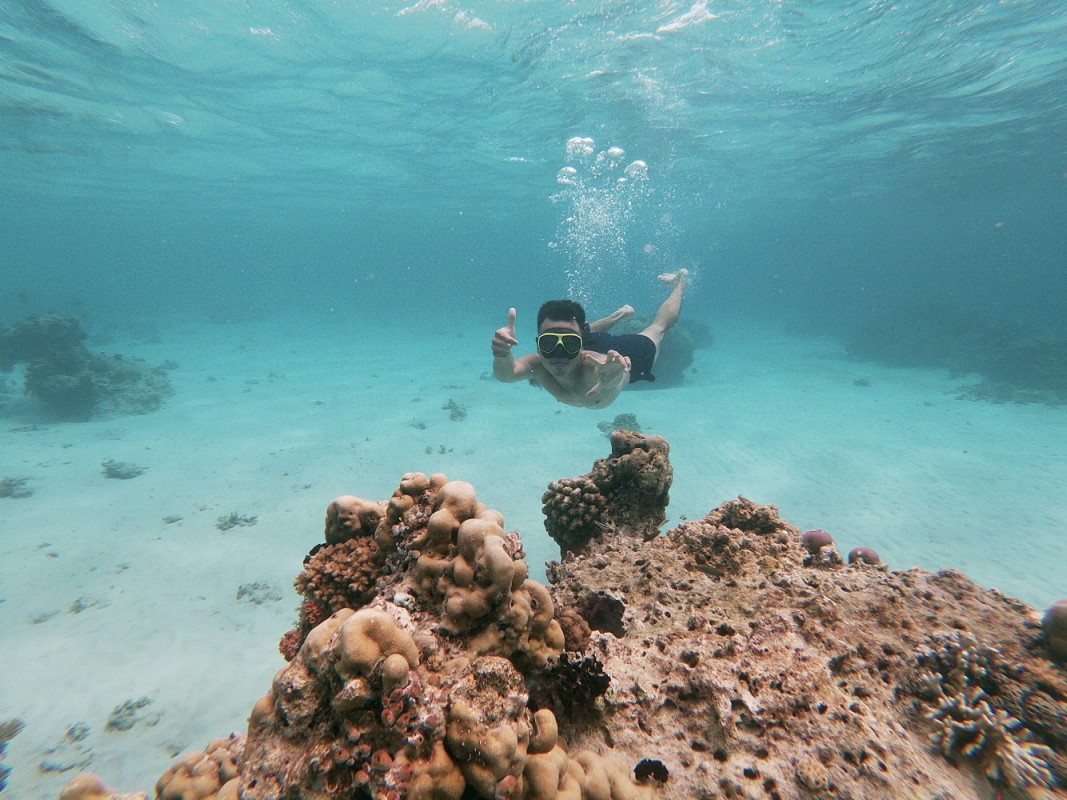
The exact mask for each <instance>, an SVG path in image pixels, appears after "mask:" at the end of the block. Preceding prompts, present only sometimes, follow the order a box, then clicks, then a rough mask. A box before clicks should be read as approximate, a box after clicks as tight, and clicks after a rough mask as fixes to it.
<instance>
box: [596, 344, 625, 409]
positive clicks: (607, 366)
mask: <svg viewBox="0 0 1067 800" xmlns="http://www.w3.org/2000/svg"><path fill="white" fill-rule="evenodd" d="M593 370H594V372H595V373H596V383H594V384H593V388H592V389H590V390H589V391H588V392H586V393H585V396H586V397H588V398H589V399H590V400H593V399H596V398H597V397H599V396H600V395H601V394H604V395H607V396H608V401H609V402H610V401H611V400H614V399H615V397H616V396H617V395H618V394H619V392H621V391H622V390H623V387H624V386H626V383H627V379H628V378H629V375H630V358H629V356H624V355H620V354H619V352H618V351H617V350H608V352H607V358H606V359H605V360H604V362H603V363H601V362H600V361H599V360H595V359H594V360H593Z"/></svg>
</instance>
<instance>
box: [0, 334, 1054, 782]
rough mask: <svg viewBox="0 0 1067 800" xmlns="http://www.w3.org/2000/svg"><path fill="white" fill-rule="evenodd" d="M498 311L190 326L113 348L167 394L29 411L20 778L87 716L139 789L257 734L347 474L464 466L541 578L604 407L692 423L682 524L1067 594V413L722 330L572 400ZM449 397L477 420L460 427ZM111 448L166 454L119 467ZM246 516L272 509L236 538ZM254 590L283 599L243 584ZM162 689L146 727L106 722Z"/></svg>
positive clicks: (7, 619)
mask: <svg viewBox="0 0 1067 800" xmlns="http://www.w3.org/2000/svg"><path fill="white" fill-rule="evenodd" d="M406 324H408V325H411V324H412V323H411V322H410V321H408V322H407V323H406ZM497 324H499V323H498V322H493V321H492V320H486V321H485V323H484V331H481V330H479V331H472V330H469V329H468V330H466V331H463V330H459V329H458V328H455V329H451V330H450V329H446V330H444V331H443V332H442V331H441V330H440V329H439V328H438V327H437V326H435V325H432V324H430V323H429V322H426V323H423V324H420V323H414V325H415V328H416V330H414V331H410V330H405V328H403V327H402V326H401V324H400V322H399V321H398V322H397V323H396V324H395V325H394V326H385V327H384V328H383V327H382V326H379V325H370V324H368V323H362V322H359V321H357V320H333V319H330V320H325V321H322V320H287V321H281V322H278V321H274V322H271V323H270V324H260V323H242V324H233V325H217V326H194V325H192V324H189V325H184V326H181V327H175V328H170V329H166V330H164V331H163V332H162V333H163V337H162V338H163V341H162V342H160V343H158V344H145V343H138V342H128V341H119V340H116V341H113V342H112V343H110V344H109V345H108V346H107V348H106V349H107V350H108V351H109V352H112V351H114V352H122V353H124V354H126V355H130V356H143V357H145V358H148V359H150V360H152V361H157V362H158V361H162V360H164V359H167V358H172V359H174V360H176V361H177V362H178V363H179V368H178V369H177V370H175V371H174V372H172V373H171V379H172V381H173V382H174V385H175V388H176V390H177V394H176V395H175V396H174V397H173V398H170V399H169V400H168V401H167V402H166V404H165V406H164V407H163V409H162V410H160V411H158V412H156V413H153V414H149V415H146V416H139V417H126V418H121V419H113V420H106V421H94V422H89V423H80V424H78V423H66V424H59V423H54V424H46V425H40V426H39V427H38V429H37V430H32V431H25V430H23V431H19V430H13V429H15V428H18V427H20V426H23V425H25V424H26V423H27V422H28V420H27V419H26V418H25V417H17V418H12V417H11V415H10V412H11V409H10V408H9V409H8V412H9V413H8V414H7V415H6V416H4V417H3V418H2V419H0V477H5V476H10V477H27V478H29V482H28V486H29V488H32V489H33V492H34V494H33V496H32V497H29V498H25V499H10V498H9V499H0V555H2V557H0V599H2V602H0V637H2V641H0V653H2V666H0V720H2V719H6V718H9V717H20V718H21V719H23V720H24V721H25V722H26V729H25V730H24V731H23V732H22V733H21V734H20V735H19V736H18V737H16V738H15V739H14V740H13V741H11V742H10V744H9V746H8V754H7V756H6V759H5V764H7V765H8V766H11V767H13V772H12V774H11V776H10V778H9V788H8V790H7V793H6V794H5V796H10V797H13V798H20V800H21V799H22V798H26V799H27V800H30V799H31V798H32V799H35V798H54V797H56V795H57V794H58V792H59V790H60V788H61V787H62V786H63V784H64V783H66V781H67V780H69V779H70V778H71V777H73V776H74V775H75V774H76V773H77V771H78V770H71V771H69V772H66V773H44V772H41V771H39V769H38V765H39V764H40V763H41V762H42V761H43V760H48V759H52V760H57V759H58V760H62V759H63V758H66V759H67V760H68V761H70V760H76V758H74V756H76V755H77V753H73V754H72V751H70V750H69V749H68V750H64V751H62V752H60V753H58V754H48V753H47V752H46V750H47V749H48V748H53V747H56V746H57V745H59V744H60V743H61V742H62V741H63V739H64V735H65V732H66V730H67V728H68V726H70V725H72V724H74V723H79V722H81V723H85V724H86V725H88V726H89V729H90V732H89V735H88V737H86V739H85V740H84V741H83V742H81V746H82V747H83V749H84V750H83V756H84V755H86V754H91V757H92V760H91V763H90V764H89V766H88V769H91V770H93V771H96V772H98V773H99V774H101V775H102V776H103V777H104V779H105V780H106V781H107V782H108V783H109V784H110V785H112V786H114V787H116V788H119V789H122V790H126V791H133V790H148V791H150V790H151V788H152V785H153V783H154V781H155V779H156V778H157V777H158V776H159V775H160V774H161V773H162V772H163V771H164V770H165V769H166V768H167V766H168V765H169V763H170V761H171V760H172V758H173V757H174V756H175V755H176V754H178V753H180V752H183V751H185V750H188V749H194V748H200V747H202V746H204V745H205V744H207V742H208V741H209V740H210V739H212V738H214V737H218V736H225V735H227V734H228V733H229V732H230V731H232V730H239V729H243V727H244V724H245V719H246V716H247V714H248V711H249V710H250V709H251V707H252V704H253V703H254V702H255V701H256V699H258V698H259V697H260V696H261V695H262V694H264V693H265V691H266V690H267V688H268V687H269V685H270V681H271V678H272V676H273V674H274V673H275V672H276V671H277V670H278V669H279V668H280V667H281V666H282V665H283V663H284V662H283V661H282V658H281V656H280V655H279V654H278V651H277V642H278V639H279V638H280V636H281V635H282V634H283V633H284V632H285V631H286V630H288V629H289V628H290V627H291V626H292V624H293V622H294V621H295V617H296V612H295V608H296V605H297V602H298V601H297V597H296V594H295V592H294V591H293V589H292V579H293V577H294V576H295V575H296V574H297V572H298V571H299V570H300V567H301V560H302V558H303V556H304V554H305V553H306V552H307V551H308V550H309V549H310V548H311V547H312V546H313V545H315V544H316V543H317V542H318V541H319V540H320V537H321V534H322V517H323V511H324V509H325V507H326V505H327V504H328V503H329V501H330V500H332V499H333V498H334V497H335V496H337V495H339V494H344V493H353V494H357V495H360V496H362V497H367V498H372V499H379V498H384V497H387V496H388V495H389V494H390V493H391V492H392V490H393V489H394V488H395V486H396V485H397V483H398V482H399V480H400V477H401V476H402V475H403V473H404V472H408V471H414V470H418V471H423V472H435V471H440V472H444V473H446V474H447V475H449V476H450V477H452V478H461V479H464V480H469V481H471V482H472V483H473V484H474V485H475V487H476V488H477V490H478V492H479V498H480V499H481V500H482V501H483V502H485V503H486V504H487V505H490V506H492V507H494V508H498V509H499V510H501V511H502V512H503V514H504V516H505V522H506V525H507V527H508V528H510V529H515V530H518V531H519V533H520V534H521V535H522V536H523V539H524V542H525V545H526V550H527V558H528V561H529V562H530V564H531V566H532V568H533V571H534V576H535V577H542V569H543V566H542V565H543V562H544V561H545V559H546V558H553V557H555V556H557V555H558V551H557V550H556V548H555V545H554V544H553V543H552V542H551V541H550V540H548V538H547V536H546V535H545V534H544V529H543V527H542V524H541V514H540V497H541V493H542V492H543V491H544V488H545V487H546V485H547V484H548V482H549V481H550V480H552V479H553V478H558V477H564V476H571V475H577V474H580V473H582V472H586V471H588V469H589V468H590V466H591V464H592V461H593V460H594V459H595V458H598V457H602V456H604V455H606V454H607V452H608V443H607V439H606V438H605V437H604V435H603V434H602V433H601V432H600V431H599V430H598V429H597V423H598V422H601V421H604V420H608V421H610V420H611V419H612V418H613V417H614V415H615V414H618V413H634V414H636V415H637V417H638V419H639V421H640V424H641V427H642V428H643V429H644V430H645V431H647V432H651V433H657V434H661V435H663V436H665V437H666V438H667V439H668V440H669V441H670V443H671V448H672V449H671V457H672V463H673V464H674V469H675V482H674V487H673V489H672V492H671V495H672V498H673V502H672V505H671V507H670V509H669V513H670V515H671V519H670V523H671V524H674V523H676V522H678V521H679V520H680V519H682V518H685V517H687V518H690V519H694V518H698V517H700V516H702V515H703V514H705V513H707V512H708V511H709V510H710V509H711V508H713V507H714V506H715V505H717V504H718V503H720V502H721V501H723V500H725V499H728V498H730V497H734V496H736V495H738V494H744V495H745V496H747V497H749V498H751V499H752V500H754V501H757V502H761V503H774V504H776V505H777V506H778V507H779V509H780V511H781V513H782V515H783V516H784V517H785V518H786V519H788V520H789V521H790V522H792V523H793V524H795V525H798V526H800V527H802V528H810V527H821V528H824V529H826V530H827V531H829V532H830V533H831V534H832V535H833V536H834V537H835V539H836V540H837V543H838V546H839V549H841V550H842V551H843V552H847V550H849V549H851V548H852V547H854V546H856V545H860V544H863V545H867V546H869V547H873V548H875V549H876V550H877V551H878V552H879V553H880V554H881V555H882V557H883V559H884V560H886V561H888V562H889V563H890V565H891V566H893V567H894V568H906V567H910V566H913V565H920V566H923V567H927V568H931V569H937V568H945V567H954V568H958V569H962V570H964V571H965V572H967V573H968V574H969V575H970V576H971V577H972V578H974V579H975V580H976V581H979V582H981V583H983V584H986V585H991V586H996V587H997V588H999V589H1001V590H1002V591H1004V592H1005V593H1007V594H1010V595H1013V596H1016V597H1019V598H1021V599H1023V600H1026V601H1027V602H1029V603H1031V604H1033V605H1035V606H1037V607H1038V608H1043V607H1045V606H1046V605H1048V604H1049V603H1051V602H1052V601H1053V600H1055V599H1058V598H1059V597H1062V596H1064V595H1067V582H1065V581H1064V580H1063V578H1062V575H1063V574H1064V572H1065V570H1064V565H1065V564H1067V557H1065V556H1067V553H1065V549H1067V548H1065V544H1064V542H1065V538H1064V532H1065V531H1067V495H1065V494H1064V492H1063V487H1064V486H1065V485H1067V424H1065V422H1067V409H1054V408H1046V407H1042V406H1017V405H1001V406H998V405H991V404H988V403H980V402H972V401H965V400H957V399H955V398H954V397H953V395H952V390H953V389H954V387H955V386H957V385H958V384H959V383H960V381H954V380H950V379H949V378H948V377H947V376H946V375H945V374H943V373H940V372H937V371H917V370H892V369H886V368H882V367H877V366H873V365H869V364H858V363H853V362H850V361H848V360H846V359H844V358H843V357H842V353H841V350H840V348H839V347H838V346H836V345H834V344H832V343H828V342H824V341H818V340H803V341H798V340H796V339H790V338H786V337H784V336H781V335H777V334H773V333H770V332H768V331H766V330H761V329H753V328H751V327H747V326H746V324H744V323H736V324H729V323H726V322H721V323H719V325H718V326H717V329H716V337H717V341H716V346H715V347H714V348H712V349H710V350H703V351H698V353H697V363H696V364H695V368H696V369H695V373H694V374H693V376H692V379H691V380H690V382H689V383H688V384H687V385H686V386H684V387H681V388H674V389H663V390H660V389H649V390H636V389H635V390H629V391H627V392H626V393H625V394H624V395H623V397H622V398H621V399H620V400H619V401H618V402H616V404H615V406H614V407H612V408H611V409H609V410H608V411H606V412H594V411H587V410H581V409H573V408H568V407H564V406H559V405H557V404H556V403H554V402H553V401H552V400H551V398H550V397H549V396H548V395H547V394H545V393H544V392H542V391H540V390H538V389H535V388H533V387H530V386H528V385H525V384H520V385H504V384H498V383H495V382H493V381H492V380H490V379H489V370H490V357H489V340H490V337H491V334H492V331H493V329H494V328H495V326H496V325H497ZM520 338H521V337H520ZM524 345H526V346H527V347H528V346H529V345H530V342H524ZM857 378H865V379H867V380H868V381H869V384H870V385H869V386H858V385H855V384H854V381H855V380H856V379H857ZM450 399H451V400H454V401H455V402H456V403H459V404H461V405H463V406H465V407H466V409H467V412H468V415H467V417H466V419H464V420H462V421H451V420H450V419H449V412H448V411H446V410H444V409H442V406H444V405H445V404H446V403H448V401H449V400H450ZM17 410H18V409H16V411H17ZM414 423H418V424H419V425H420V426H424V427H417V426H416V425H415V424H414ZM427 450H429V451H430V452H427ZM442 451H443V452H442ZM108 458H111V459H115V460H116V461H125V462H132V463H135V464H138V465H141V466H144V467H146V468H147V471H146V472H145V473H144V474H143V475H141V476H139V477H137V478H134V479H131V480H125V481H123V480H108V479H105V478H104V477H103V475H102V474H101V470H100V463H101V462H102V461H103V460H105V459H108ZM231 512H236V513H238V514H240V515H247V516H252V515H254V516H256V517H257V523H256V524H255V525H254V526H245V527H235V528H233V529H232V530H230V531H228V532H225V533H223V532H220V531H219V530H218V529H217V528H216V527H215V526H216V522H217V520H218V518H219V517H220V516H225V515H227V514H230V513H231ZM170 515H177V516H181V518H182V519H181V520H180V521H178V522H173V523H169V524H168V523H166V522H164V521H163V519H164V517H167V516H170ZM252 583H260V584H267V585H269V586H271V587H274V589H276V591H277V593H278V594H279V595H281V597H282V599H280V600H275V601H270V600H268V601H267V602H264V603H262V604H259V605H257V604H254V603H250V602H248V601H247V600H238V599H236V594H237V591H238V587H239V586H241V585H242V584H252ZM76 609H80V610H76ZM141 697H149V698H151V703H150V704H149V705H146V706H145V707H144V708H142V709H140V713H141V714H142V715H143V718H142V719H141V721H139V722H137V724H135V725H134V727H133V728H132V729H131V730H128V731H107V730H106V726H107V721H108V717H109V715H110V714H111V712H112V710H113V709H114V708H115V707H116V706H117V705H120V704H122V703H123V702H124V701H126V700H137V699H138V698H141ZM153 714H155V715H158V719H157V720H154V719H153V718H152V717H151V715H153ZM153 721H155V722H156V724H154V725H150V724H149V723H150V722H153Z"/></svg>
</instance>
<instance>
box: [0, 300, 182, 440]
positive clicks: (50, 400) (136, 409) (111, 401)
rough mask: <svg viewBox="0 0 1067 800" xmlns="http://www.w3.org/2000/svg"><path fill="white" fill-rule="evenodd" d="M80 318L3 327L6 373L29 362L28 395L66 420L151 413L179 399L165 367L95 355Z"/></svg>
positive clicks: (1, 354) (0, 365) (0, 366)
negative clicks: (167, 400)
mask: <svg viewBox="0 0 1067 800" xmlns="http://www.w3.org/2000/svg"><path fill="white" fill-rule="evenodd" d="M85 339H86V333H85V331H84V330H83V328H82V326H81V323H80V322H79V321H78V320H77V319H76V318H74V317H64V316H58V315H54V314H39V315H36V316H32V317H27V318H26V319H23V320H21V321H20V322H18V323H16V324H15V325H14V326H13V327H11V328H4V327H3V326H0V370H3V371H8V370H10V369H11V368H12V367H13V366H14V365H15V364H18V363H25V371H24V374H23V384H24V388H25V391H26V394H28V395H30V396H31V397H33V398H35V399H36V400H38V401H40V402H41V403H42V405H43V406H44V407H45V408H46V409H47V410H48V412H49V413H50V414H52V415H54V416H56V417H59V418H61V419H70V420H86V419H89V418H91V417H101V416H118V415H122V414H146V413H148V412H150V411H155V410H156V409H157V408H159V406H160V404H161V403H162V402H163V399H164V398H166V397H168V396H169V395H171V394H173V390H172V389H171V386H170V381H169V380H168V378H167V374H166V369H165V367H152V366H150V365H148V364H147V363H146V362H144V361H142V360H141V359H138V358H125V357H123V356H121V355H111V356H105V355H102V354H99V353H91V352H90V351H89V350H88V349H87V348H86V346H85Z"/></svg>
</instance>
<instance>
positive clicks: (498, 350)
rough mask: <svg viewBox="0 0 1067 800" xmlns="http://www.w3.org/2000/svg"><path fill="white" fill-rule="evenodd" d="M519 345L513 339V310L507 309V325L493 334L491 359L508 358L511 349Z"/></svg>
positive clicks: (517, 341)
mask: <svg viewBox="0 0 1067 800" xmlns="http://www.w3.org/2000/svg"><path fill="white" fill-rule="evenodd" d="M518 343H519V340H518V339H516V338H515V309H514V308H509V309H508V324H507V325H505V326H504V327H503V328H497V329H496V333H494V334H493V358H508V357H509V356H510V355H511V348H513V347H514V346H515V345H517V344H518Z"/></svg>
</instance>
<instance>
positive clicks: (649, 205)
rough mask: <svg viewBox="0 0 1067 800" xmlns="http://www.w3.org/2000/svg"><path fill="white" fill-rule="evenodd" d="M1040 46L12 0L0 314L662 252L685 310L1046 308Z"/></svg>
mask: <svg viewBox="0 0 1067 800" xmlns="http://www.w3.org/2000/svg"><path fill="white" fill-rule="evenodd" d="M1065 51H1067V10H1065V9H1064V8H1063V7H1062V6H1061V5H1059V4H1046V3H1032V2H978V1H976V0H969V1H968V2H902V3H888V2H871V3H867V4H854V3H840V2H816V3H795V2H756V3H748V4H742V3H737V2H716V3H705V2H697V3H695V4H694V3H690V2H688V0H687V1H686V2H658V3H641V2H566V3H564V2H557V3H504V2H484V3H482V2H478V3H473V2H472V3H464V2H453V0H435V1H434V2H425V1H422V2H416V3H414V4H404V3H375V4H370V3H362V2H352V3H347V2H346V3H327V2H321V3H309V2H249V3H241V4H219V3H214V2H187V3H181V4H165V3H161V4H154V3H146V2H112V3H108V4H99V3H85V2H78V1H77V0H67V2H52V3H44V2H19V1H18V0H16V1H15V2H8V3H4V4H3V7H2V8H0V176H2V177H0V180H2V194H0V212H2V213H0V253H2V257H0V270H2V272H0V277H2V280H3V292H2V293H0V319H3V320H4V321H7V322H9V323H10V321H11V320H12V319H16V318H18V317H19V316H21V315H22V314H24V313H28V312H31V311H36V310H73V311H79V312H84V313H85V314H88V315H89V316H90V318H92V316H93V315H96V316H97V317H100V316H102V315H119V316H121V315H141V314H144V313H146V311H150V313H151V314H153V315H158V314H164V313H167V312H168V311H172V312H179V313H181V314H198V313H199V314H203V315H205V316H208V317H218V316H221V315H225V314H234V313H237V312H238V311H240V312H241V313H242V314H270V313H276V312H279V311H283V312H284V311H286V310H290V309H293V308H297V307H299V308H302V309H311V308H317V307H321V305H322V303H323V302H324V298H327V297H328V298H330V302H331V303H340V304H346V305H350V306H357V307H370V306H374V305H376V304H374V303H371V302H369V301H368V295H376V294H380V293H381V291H382V288H381V287H382V286H388V285H389V284H391V283H393V282H395V281H397V280H398V279H399V280H404V281H411V280H415V281H417V283H418V286H419V287H420V290H421V291H423V292H432V293H433V295H434V296H435V297H437V298H438V299H440V300H444V301H447V302H448V303H449V304H452V305H453V307H455V306H457V305H462V306H463V308H464V311H463V313H465V314H470V315H479V314H481V313H482V312H483V311H485V312H486V317H487V318H489V317H491V318H492V319H494V320H495V319H496V318H497V317H498V316H499V315H500V313H501V312H500V311H499V310H498V309H500V308H505V309H506V307H507V306H508V305H514V304H520V305H521V304H522V303H534V302H538V301H539V300H540V299H541V298H543V297H544V296H546V295H551V294H561V293H564V292H567V291H570V292H572V293H577V294H583V293H584V297H585V298H586V299H587V300H590V301H591V302H592V303H593V304H594V305H596V304H603V305H604V306H605V308H606V309H607V307H608V306H610V307H611V308H614V307H615V306H616V305H618V304H619V303H620V302H625V301H627V300H629V298H630V297H632V296H635V295H642V296H643V294H645V293H647V292H648V291H650V290H651V289H653V288H654V282H652V281H651V279H650V278H649V277H648V276H650V275H652V274H654V273H655V272H657V271H662V270H663V269H664V268H665V267H674V266H678V265H687V266H689V267H690V268H691V269H693V270H694V271H695V272H697V273H698V274H699V276H700V278H701V280H699V281H698V282H697V283H696V284H695V285H694V290H693V292H692V294H691V298H690V299H691V306H690V309H691V311H692V312H693V313H695V314H701V315H703V316H705V317H707V318H709V319H710V318H716V317H722V316H724V315H725V316H729V315H731V314H735V313H740V314H744V315H757V316H765V317H773V318H777V319H782V318H785V319H788V320H789V321H790V322H792V323H795V324H798V325H799V324H803V325H805V326H807V327H810V328H813V329H815V330H816V331H818V332H826V331H830V332H834V331H837V330H839V329H841V328H842V327H844V326H846V325H847V324H848V323H849V322H850V321H852V320H853V319H855V318H856V316H857V315H861V314H864V313H867V312H870V311H877V310H880V309H884V308H893V307H894V306H895V305H896V304H899V303H900V302H901V301H910V300H913V299H915V298H916V297H921V298H923V299H925V300H928V301H932V302H942V301H944V302H947V303H949V304H951V305H952V306H954V307H959V308H962V309H964V310H966V311H967V312H972V311H973V312H974V313H978V314H981V315H987V316H990V317H995V318H996V319H997V320H998V321H1003V320H1010V321H1022V322H1029V321H1032V320H1034V319H1039V320H1041V322H1042V324H1043V325H1053V326H1059V327H1060V329H1062V327H1063V326H1064V325H1065V324H1067V323H1065V322H1064V318H1065V317H1064V315H1062V314H1060V313H1058V312H1059V310H1060V307H1061V305H1062V303H1063V300H1064V298H1065V296H1067V278H1065V274H1067V272H1065V270H1063V253H1064V251H1065V246H1067V225H1065V224H1064V222H1065V221H1067V213H1065V211H1067V180H1065V174H1067V154H1065V144H1064V143H1065V141H1067V137H1065V129H1067V103H1065V101H1064V92H1063V87H1064V85H1065V83H1067V81H1065V78H1067V58H1065ZM575 137H578V138H589V139H591V140H592V142H593V153H592V155H591V156H590V157H589V158H586V159H585V160H584V161H583V160H582V159H580V158H579V159H577V160H576V159H575V158H573V157H569V156H568V149H567V143H568V141H570V140H571V139H572V138H575ZM612 147H617V148H621V149H622V150H623V151H624V156H623V157H622V158H621V159H620V164H619V165H618V166H617V167H614V168H612V167H609V166H607V165H605V164H604V163H603V162H601V163H600V164H599V165H598V164H597V163H596V157H597V155H602V154H606V153H607V152H608V150H609V148H612ZM633 161H641V162H644V163H645V164H646V165H647V180H646V181H645V182H644V183H643V185H641V186H639V187H634V186H632V185H631V186H630V187H628V192H624V193H619V192H616V194H618V195H619V196H612V192H613V191H615V187H616V184H615V183H614V182H613V181H614V179H615V178H617V177H621V175H620V174H619V173H621V171H622V170H623V169H625V167H626V166H627V165H629V164H630V163H632V162H633ZM567 166H572V167H574V168H575V169H577V170H578V173H579V178H580V179H581V184H580V185H579V186H578V187H577V188H575V187H573V186H572V187H567V186H561V184H560V183H558V182H557V179H558V177H559V172H560V170H561V169H563V168H564V167H567ZM598 167H599V169H598ZM568 188H570V189H571V191H570V193H569V194H568V192H567V191H565V190H567V189H568ZM623 195H624V196H623ZM583 208H584V209H585V211H584V212H583V210H582V209H583ZM412 299H414V298H412ZM416 302H417V301H416ZM631 302H632V301H631ZM490 310H491V312H490ZM608 310H610V309H608Z"/></svg>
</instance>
